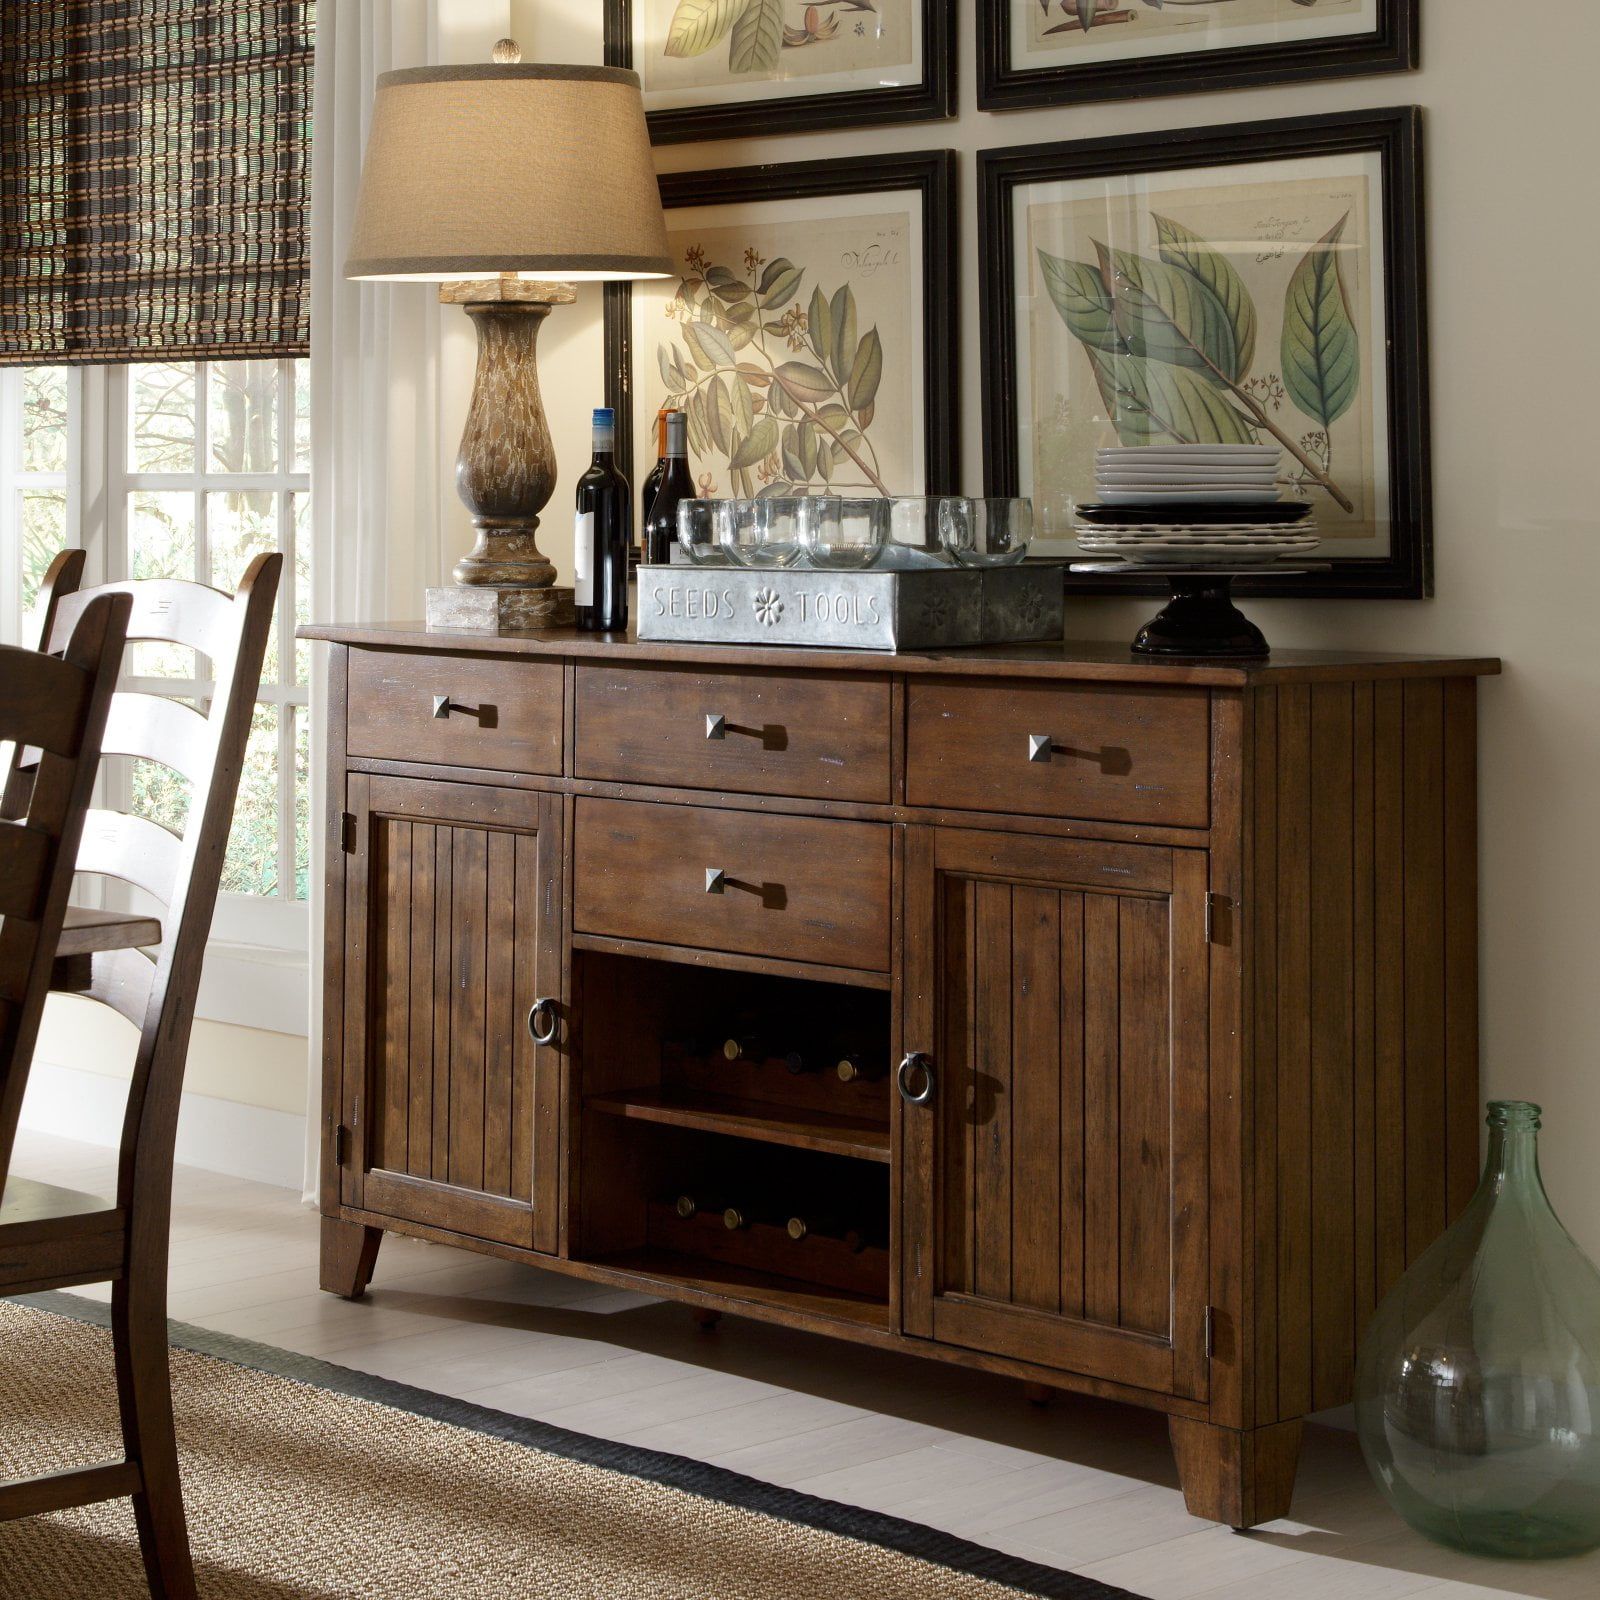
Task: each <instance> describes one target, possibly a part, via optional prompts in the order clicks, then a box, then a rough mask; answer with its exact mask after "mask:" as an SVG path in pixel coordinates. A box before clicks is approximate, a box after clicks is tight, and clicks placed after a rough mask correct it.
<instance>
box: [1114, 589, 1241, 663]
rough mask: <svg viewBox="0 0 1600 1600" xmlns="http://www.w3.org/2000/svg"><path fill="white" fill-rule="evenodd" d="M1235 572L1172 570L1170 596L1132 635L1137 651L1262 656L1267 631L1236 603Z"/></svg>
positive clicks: (1156, 654)
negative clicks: (1198, 573) (1159, 611)
mask: <svg viewBox="0 0 1600 1600" xmlns="http://www.w3.org/2000/svg"><path fill="white" fill-rule="evenodd" d="M1233 577H1234V575H1233V574H1232V573H1231V572H1218V573H1207V574H1205V575H1204V576H1203V577H1202V576H1199V575H1196V574H1191V573H1183V574H1181V575H1180V574H1177V573H1174V574H1173V575H1172V576H1171V578H1170V580H1169V581H1170V582H1171V584H1172V600H1171V602H1170V603H1169V604H1168V606H1167V607H1166V609H1165V610H1164V611H1162V612H1161V613H1160V615H1159V616H1155V617H1152V618H1151V619H1150V621H1149V622H1147V623H1146V624H1145V625H1144V626H1143V627H1142V628H1141V629H1140V630H1139V636H1138V638H1136V639H1135V640H1134V641H1133V653H1134V654H1135V655H1139V656H1264V655H1269V654H1270V653H1271V652H1270V650H1269V649H1268V646H1267V640H1266V635H1265V634H1263V633H1262V631H1261V630H1260V629H1259V628H1258V627H1257V626H1256V625H1255V624H1254V623H1253V622H1252V621H1251V620H1250V619H1249V618H1248V617H1247V616H1246V615H1245V614H1244V613H1243V612H1242V611H1241V610H1240V609H1239V608H1238V607H1237V606H1236V605H1235V604H1234V603H1233Z"/></svg>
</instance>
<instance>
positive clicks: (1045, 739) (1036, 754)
mask: <svg viewBox="0 0 1600 1600" xmlns="http://www.w3.org/2000/svg"><path fill="white" fill-rule="evenodd" d="M1051 742H1052V741H1051V738H1050V735H1049V734H1048V733H1030V734H1029V735H1028V759H1029V760H1030V761H1048V760H1049V759H1050V746H1051Z"/></svg>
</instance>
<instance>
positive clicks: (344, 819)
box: [339, 811, 356, 855]
mask: <svg viewBox="0 0 1600 1600" xmlns="http://www.w3.org/2000/svg"><path fill="white" fill-rule="evenodd" d="M339 843H340V845H341V846H342V847H343V849H344V853H345V854H346V855H354V854H355V849H356V817H355V813H354V812H353V811H341V812H340V813H339Z"/></svg>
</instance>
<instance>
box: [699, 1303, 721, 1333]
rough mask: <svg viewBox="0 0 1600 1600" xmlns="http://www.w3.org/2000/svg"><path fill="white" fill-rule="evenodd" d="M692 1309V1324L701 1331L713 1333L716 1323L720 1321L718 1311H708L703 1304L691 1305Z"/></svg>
mask: <svg viewBox="0 0 1600 1600" xmlns="http://www.w3.org/2000/svg"><path fill="white" fill-rule="evenodd" d="M692 1310H693V1311H694V1325H695V1327H697V1328H698V1329H699V1330H700V1331H701V1333H715V1332H716V1331H717V1324H718V1323H719V1322H721V1321H722V1313H721V1312H720V1311H708V1310H707V1309H706V1308H705V1307H704V1306H694V1307H692Z"/></svg>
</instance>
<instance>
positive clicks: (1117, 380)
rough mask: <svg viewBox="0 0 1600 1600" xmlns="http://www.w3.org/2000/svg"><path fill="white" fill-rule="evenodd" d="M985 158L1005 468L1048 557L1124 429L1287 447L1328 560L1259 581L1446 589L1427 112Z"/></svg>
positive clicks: (1387, 590) (1062, 549) (997, 441)
mask: <svg viewBox="0 0 1600 1600" xmlns="http://www.w3.org/2000/svg"><path fill="white" fill-rule="evenodd" d="M979 168H980V174H981V181H982V187H983V217H982V246H981V248H982V259H983V282H982V285H981V291H980V300H981V303H982V311H983V333H982V339H983V349H984V461H985V476H986V479H987V483H988V492H989V493H990V494H992V495H1009V494H1024V495H1029V496H1031V497H1032V499H1033V501H1034V513H1035V521H1036V527H1037V530H1038V538H1037V540H1036V543H1035V546H1034V551H1035V554H1036V555H1040V556H1055V557H1072V556H1074V555H1076V554H1077V546H1076V543H1075V536H1074V512H1075V508H1076V507H1077V506H1078V505H1079V504H1080V503H1082V502H1084V501H1086V500H1092V499H1095V498H1096V495H1095V488H1094V485H1095V452H1096V450H1097V449H1099V448H1101V447H1103V446H1108V445H1196V444H1253V445H1270V446H1273V447H1276V448H1277V449H1278V450H1279V451H1280V452H1281V461H1282V467H1281V471H1280V477H1279V493H1280V497H1288V498H1293V499H1299V500H1304V501H1308V502H1310V504H1311V505H1312V506H1313V507H1314V508H1315V517H1316V522H1317V526H1318V529H1319V532H1320V536H1321V538H1322V541H1323V544H1322V549H1321V550H1320V551H1319V552H1318V555H1317V558H1316V559H1317V561H1318V562H1319V563H1321V562H1328V563H1330V564H1331V565H1330V570H1328V571H1327V572H1323V573H1318V574H1306V575H1303V576H1299V577H1294V576H1284V577H1280V578H1268V577H1265V576H1263V577H1262V578H1261V579H1258V580H1252V581H1251V582H1250V583H1249V584H1248V585H1246V584H1244V583H1242V582H1241V584H1240V590H1241V592H1244V593H1256V594H1283V593H1298V594H1320V595H1363V596H1380V595H1383V596H1391V597H1395V598H1410V599H1415V598H1418V597H1421V596H1424V595H1427V594H1429V593H1431V590H1432V535H1431V494H1430V478H1429V442H1428V364H1427V298H1426V291H1425V284H1424V260H1423V215H1422V154H1421V129H1420V113H1419V112H1418V111H1417V110H1415V109H1414V108H1409V109H1399V110H1383V111H1363V112H1354V113H1350V114H1339V115H1335V116H1322V117H1306V118H1298V119H1293V120H1286V121H1278V122H1257V123H1243V124H1237V125H1234V126H1231V127H1225V128H1206V129H1194V130H1189V129H1181V130H1175V131H1171V132H1166V133H1157V134H1149V135H1139V136H1135V137H1131V138H1115V139H1100V140H1092V141H1085V142H1080V143H1072V144H1061V145H1055V146H1050V147H1046V148H1034V149H1025V150H1017V149H1010V150H988V151H984V152H983V153H982V154H981V155H980V156H979ZM1070 581H1071V582H1072V583H1073V584H1074V585H1078V586H1082V587H1088V588H1118V589H1124V590H1128V589H1140V588H1150V587H1158V586H1159V585H1156V584H1155V583H1154V582H1153V581H1151V580H1136V579H1135V580H1130V579H1129V578H1125V577H1123V576H1121V575H1120V574H1119V575H1115V576H1112V575H1105V576H1098V577H1089V576H1074V577H1073V578H1072V579H1071V580H1070Z"/></svg>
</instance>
